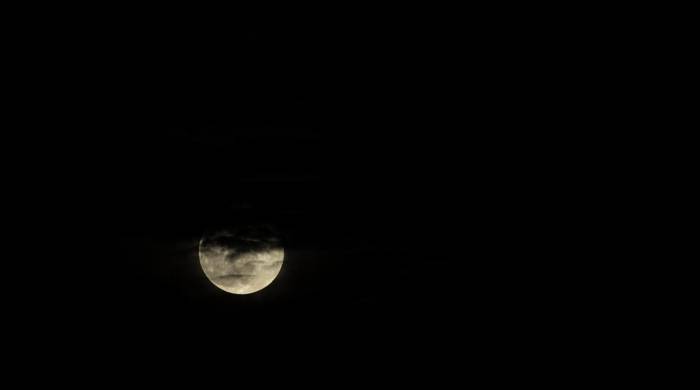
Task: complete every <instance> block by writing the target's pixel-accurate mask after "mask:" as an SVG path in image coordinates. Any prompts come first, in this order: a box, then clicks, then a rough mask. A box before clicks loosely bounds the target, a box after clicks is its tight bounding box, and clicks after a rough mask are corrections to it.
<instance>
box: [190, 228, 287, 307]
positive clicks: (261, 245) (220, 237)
mask: <svg viewBox="0 0 700 390" xmlns="http://www.w3.org/2000/svg"><path fill="white" fill-rule="evenodd" d="M283 260H284V248H283V247H282V245H281V243H280V239H279V237H277V236H276V235H275V234H274V233H273V232H272V231H271V230H270V229H268V228H266V227H246V228H240V229H231V230H221V231H218V232H215V233H213V234H205V235H204V236H202V239H201V240H200V241H199V263H200V265H201V266H202V270H204V274H205V275H206V276H207V278H208V279H209V281H211V282H212V283H213V284H214V285H215V286H216V287H218V288H220V289H222V290H224V291H226V292H228V293H231V294H251V293H254V292H256V291H260V290H262V289H264V288H265V287H267V286H268V285H270V283H272V281H273V280H275V278H276V277H277V275H278V274H279V272H280V270H281V269H282V262H283Z"/></svg>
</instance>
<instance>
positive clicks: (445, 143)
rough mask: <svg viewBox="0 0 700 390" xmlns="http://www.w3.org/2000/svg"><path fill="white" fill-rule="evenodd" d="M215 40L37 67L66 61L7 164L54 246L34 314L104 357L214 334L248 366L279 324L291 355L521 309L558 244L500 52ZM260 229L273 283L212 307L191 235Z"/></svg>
mask: <svg viewBox="0 0 700 390" xmlns="http://www.w3.org/2000/svg"><path fill="white" fill-rule="evenodd" d="M211 33H212V34H214V33H217V34H219V33H221V34H223V33H224V32H223V31H212V32H211ZM226 34H228V35H226V36H230V37H231V38H230V40H228V41H227V42H228V43H227V45H225V46H222V44H221V43H220V42H218V41H217V43H214V42H213V41H212V42H208V41H206V40H204V41H202V40H197V41H191V40H188V37H187V34H183V35H182V36H178V37H175V38H177V39H174V38H173V37H170V38H173V39H168V40H164V39H157V38H153V39H154V40H153V41H149V40H143V39H132V40H130V41H129V42H127V43H124V42H123V39H122V38H123V37H111V38H105V37H101V38H99V39H97V38H95V39H96V40H95V41H90V37H87V38H86V37H83V38H84V39H87V40H88V42H86V44H87V47H91V48H92V49H91V50H90V51H89V52H86V51H85V50H86V49H85V47H86V46H85V45H83V46H80V45H78V46H76V47H75V48H73V47H68V46H67V47H63V48H62V49H60V50H58V51H56V52H55V53H54V54H53V57H52V58H73V56H77V55H78V54H81V56H80V57H79V58H83V59H84V60H83V61H77V62H75V63H70V62H61V63H60V64H59V63H57V65H55V68H52V72H53V73H55V75H60V76H61V77H53V76H40V75H41V73H37V76H36V80H37V81H36V83H37V84H40V85H41V86H42V87H45V88H47V90H48V92H47V93H46V94H42V95H41V99H42V100H43V101H44V102H45V103H46V102H48V103H50V104H46V106H48V107H47V108H46V109H45V110H42V111H41V112H40V114H39V113H37V112H34V113H28V114H27V116H26V118H27V122H26V123H25V124H24V125H23V128H26V129H32V128H36V126H34V127H33V123H34V121H36V122H38V121H41V122H42V123H46V122H48V123H51V124H57V125H55V127H54V125H51V126H48V125H44V128H46V129H55V131H53V130H47V131H46V134H42V135H41V136H40V137H41V138H42V140H43V141H44V142H42V143H41V144H40V146H38V147H37V148H39V149H40V150H35V151H33V153H32V154H28V155H25V160H34V162H35V163H36V161H38V159H37V158H36V156H41V163H36V164H35V166H36V168H32V169H35V170H36V173H34V174H28V175H26V176H24V175H22V176H21V177H22V180H23V182H24V183H25V185H26V186H33V187H31V188H34V187H36V188H37V191H32V192H31V194H30V195H28V197H29V198H28V199H30V202H32V204H33V205H35V206H33V208H32V209H31V211H32V212H33V210H36V212H35V213H34V212H33V213H32V215H34V214H36V218H24V219H25V222H24V223H26V224H27V227H26V229H27V231H28V230H29V229H36V225H37V224H41V226H42V228H43V230H45V231H48V232H51V234H50V235H49V237H48V238H43V239H46V240H50V241H52V246H51V252H52V253H55V255H52V256H55V257H52V258H51V259H47V260H44V261H46V263H47V265H48V266H50V268H51V269H54V268H55V269H56V271H55V274H56V275H65V276H61V277H60V278H53V277H52V279H56V280H60V282H59V283H60V284H61V288H59V289H52V290H51V291H53V293H52V294H46V293H43V292H37V293H36V295H32V297H31V298H28V299H31V300H32V302H34V306H31V307H39V308H40V309H41V310H43V311H45V312H46V313H50V314H47V315H50V316H52V317H54V318H57V317H61V318H65V319H67V321H68V322H67V323H71V324H73V323H79V324H82V325H80V326H78V328H77V329H82V328H81V327H82V326H88V327H91V328H92V329H99V332H102V334H111V335H115V336H114V337H113V338H110V339H111V342H113V343H114V344H115V345H116V344H119V343H120V342H122V341H126V342H128V343H130V345H134V346H142V345H145V344H147V343H149V342H151V341H153V340H154V339H156V340H160V342H161V343H163V344H167V343H168V341H167V340H173V339H176V340H178V341H177V342H178V343H187V342H189V343H191V344H194V345H198V344H199V342H200V341H201V339H202V338H203V337H205V336H204V335H206V334H208V333H209V332H213V333H214V334H217V332H218V333H221V334H222V335H224V336H222V337H224V338H227V337H230V338H231V339H232V340H234V341H235V342H236V343H244V344H245V343H250V344H245V346H244V347H242V348H250V347H252V348H253V349H256V348H255V347H254V342H252V341H246V340H242V337H241V336H240V335H241V334H247V335H250V337H252V338H256V337H261V336H262V335H263V334H266V333H265V332H268V331H270V332H275V329H280V328H281V329H284V331H285V332H286V333H285V334H287V335H288V338H289V339H290V340H306V341H305V342H299V345H297V347H301V345H306V346H309V345H316V346H323V345H325V343H326V341H324V340H335V342H338V341H339V340H342V342H343V343H347V344H346V345H345V346H346V347H347V346H348V345H349V344H352V343H353V340H355V339H354V337H355V338H357V340H364V342H365V344H363V345H365V346H371V345H377V343H379V342H380V341H381V340H387V339H389V340H393V342H395V343H397V345H399V344H403V345H405V343H404V341H405V342H409V341H406V340H410V343H415V344H420V345H426V344H441V343H447V344H449V343H451V342H454V340H456V339H458V338H461V337H465V335H467V336H469V335H471V336H469V337H476V338H477V339H478V338H479V337H481V336H479V335H481V334H484V332H486V333H489V332H491V333H493V334H496V333H497V334H501V332H503V334H508V332H509V329H510V331H512V330H513V329H514V328H512V326H513V324H514V323H516V322H518V323H523V321H524V322H527V318H530V317H531V316H533V315H534V314H533V313H536V311H537V310H538V309H537V308H538V307H539V305H540V304H541V301H539V300H538V299H536V298H533V297H538V296H541V295H540V294H545V292H544V291H542V290H543V288H542V287H540V285H539V284H538V283H535V282H533V280H537V278H542V277H543V276H544V275H546V274H547V272H551V269H547V268H546V267H548V266H549V265H551V264H547V265H545V264H544V263H537V262H533V259H537V258H542V257H544V256H545V251H546V250H545V249H543V248H550V249H547V250H550V251H555V249H552V248H553V247H552V246H542V245H541V242H542V241H546V240H547V237H545V236H542V235H538V234H537V231H538V229H539V225H538V224H539V219H538V216H537V213H538V206H537V205H536V204H535V203H533V199H535V198H536V199H537V201H544V202H548V201H550V198H551V200H552V201H554V199H555V198H556V196H557V193H556V192H553V193H548V194H542V193H540V192H538V191H537V186H538V183H540V180H541V177H540V176H541V175H542V170H541V169H540V168H541V167H543V166H545V165H546V164H547V161H545V160H544V159H542V158H541V157H540V155H539V154H538V153H535V152H534V150H535V149H534V148H533V147H532V145H533V143H534V144H537V143H538V142H539V141H540V140H541V138H539V136H537V135H536V134H535V133H533V132H528V129H531V128H532V126H543V122H541V121H540V120H539V119H538V120H534V119H533V116H534V115H535V114H534V111H533V110H535V109H540V108H541V107H539V106H537V105H536V104H534V105H529V103H528V104H525V103H524V102H526V101H530V102H531V101H532V99H535V98H536V96H535V94H534V92H533V93H530V92H528V91H534V89H528V88H530V87H529V86H528V85H526V84H527V82H528V81H527V78H520V79H517V78H513V76H512V72H509V71H507V68H508V64H509V63H511V59H512V58H511V57H509V56H503V57H494V55H495V54H494V53H495V52H498V50H496V49H495V48H493V47H491V46H489V45H487V44H485V43H484V41H483V40H480V39H470V40H469V44H463V43H464V42H462V41H460V40H459V39H456V38H454V37H453V36H452V35H451V33H450V32H447V31H440V32H434V33H433V34H432V35H425V34H423V33H420V32H415V31H414V32H413V33H407V34H405V35H400V34H398V35H397V34H394V33H392V32H390V31H374V32H364V33H362V34H356V33H353V34H350V33H347V32H345V33H339V34H322V33H320V32H319V31H318V30H314V29H306V30H304V29H301V28H300V29H298V30H290V31H286V30H285V32H279V31H272V30H255V29H253V30H246V29H240V30H237V31H233V32H230V31H228V32H226ZM451 37H452V38H451ZM460 42H462V44H460ZM86 53H88V54H89V55H86ZM511 54H512V55H513V56H515V57H517V54H513V53H511ZM464 56H468V57H469V58H470V60H469V61H467V63H465V62H460V61H458V59H460V58H463V57H464ZM518 69H519V70H520V71H523V69H524V68H522V67H521V68H518ZM55 75H54V76H55ZM27 91H29V92H26V93H28V94H30V95H31V91H30V90H29V89H28V90H27ZM506 91H511V92H506ZM528 99H529V100H528ZM42 107H44V106H42ZM549 118H550V119H551V118H552V117H551V116H550V117H549ZM525 124H526V125H525ZM26 135H27V136H28V137H29V138H31V137H33V136H34V133H32V132H30V131H27V132H26ZM37 137H39V136H37ZM29 165H30V164H29V163H27V166H29ZM37 178H39V179H37ZM558 191H564V190H563V189H561V188H559V189H558ZM48 194H50V195H48ZM25 201H26V199H25ZM37 221H40V222H37ZM260 223H264V224H270V225H273V226H275V227H276V229H277V230H278V231H279V232H280V233H281V235H282V239H283V240H284V243H285V251H286V258H285V262H284V266H283V269H282V272H281V274H280V275H279V277H278V279H277V280H276V281H275V282H273V284H271V285H270V286H269V287H268V288H266V289H264V290H262V291H261V292H259V293H257V294H253V295H250V296H235V295H231V294H226V293H224V292H222V291H220V290H218V289H217V288H215V287H214V286H213V285H211V284H210V283H209V282H208V280H207V279H206V277H205V276H204V274H203V272H202V270H201V268H200V266H199V261H198V258H197V241H198V240H199V238H200V237H201V235H202V233H203V232H204V231H206V230H208V229H215V228H217V227H220V226H228V225H234V226H235V225H239V224H260ZM23 229H24V228H23ZM54 241H55V243H53V242H54ZM53 272H54V271H52V273H45V274H51V275H54V273H53ZM56 280H54V281H53V282H54V283H55V282H56ZM57 302H60V304H57ZM26 307H30V306H26ZM86 324H92V325H86ZM66 329H71V330H75V329H76V328H75V327H74V326H72V325H70V326H67V327H66ZM396 329H402V331H403V330H405V331H406V332H409V334H410V335H411V336H410V337H409V338H408V339H404V338H403V337H404V336H400V334H401V332H399V331H396ZM515 329H520V331H522V329H523V328H522V326H521V327H519V328H517V327H516V328H515ZM280 337H282V336H280ZM402 340H404V341H402Z"/></svg>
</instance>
